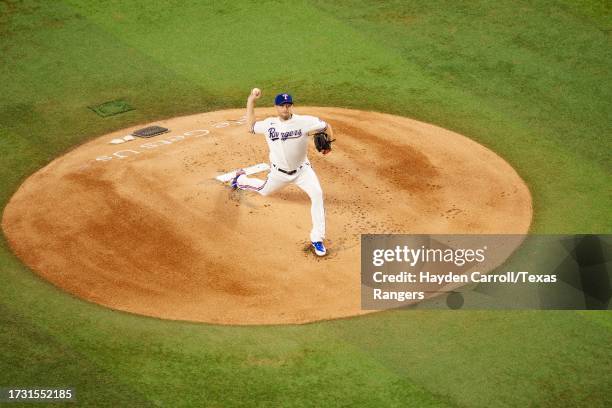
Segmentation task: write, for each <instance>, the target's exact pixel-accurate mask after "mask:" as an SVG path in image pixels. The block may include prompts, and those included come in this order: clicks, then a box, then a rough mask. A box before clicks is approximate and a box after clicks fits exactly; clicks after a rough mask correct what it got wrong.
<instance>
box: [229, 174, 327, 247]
mask: <svg viewBox="0 0 612 408" xmlns="http://www.w3.org/2000/svg"><path fill="white" fill-rule="evenodd" d="M236 181H237V185H238V188H240V189H241V190H250V191H256V192H258V193H259V194H261V195H264V196H267V195H269V194H271V193H273V192H275V191H277V190H279V189H281V188H283V187H285V186H286V185H288V184H290V183H295V185H297V186H298V187H299V188H301V189H302V190H304V191H305V192H306V194H308V197H310V202H311V206H310V216H311V217H312V230H311V231H310V240H311V241H312V242H318V241H323V239H324V238H325V208H324V207H323V190H322V189H321V184H320V183H319V179H318V178H317V175H316V173H315V172H314V170H313V169H312V167H311V166H310V163H304V164H303V165H302V166H301V168H300V169H298V171H297V172H296V173H295V174H292V175H289V174H285V173H282V172H280V171H279V170H278V168H276V167H275V166H274V165H272V166H271V169H270V172H269V173H268V178H267V179H266V180H261V179H258V178H255V177H247V176H246V175H245V174H243V175H241V176H240V177H238V179H237V180H236Z"/></svg>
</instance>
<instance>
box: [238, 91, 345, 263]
mask: <svg viewBox="0 0 612 408" xmlns="http://www.w3.org/2000/svg"><path fill="white" fill-rule="evenodd" d="M260 97H261V90H259V89H258V88H254V89H253V90H252V91H251V94H250V95H249V97H248V99H247V126H248V128H249V131H250V132H251V133H254V134H261V135H265V137H266V142H267V143H268V147H269V149H270V172H269V173H268V178H267V179H266V180H261V179H258V178H254V177H247V176H246V174H245V172H244V170H242V169H240V170H238V171H237V172H236V177H234V179H233V180H232V187H233V188H239V189H241V190H251V191H256V192H258V193H259V194H261V195H264V196H266V195H268V194H271V193H273V192H274V191H277V190H279V189H281V188H283V187H284V186H286V185H288V184H289V183H295V185H297V186H298V187H299V188H301V189H302V190H304V191H305V192H306V194H308V197H310V201H311V208H310V214H311V217H312V230H311V232H310V242H311V243H312V247H313V249H314V252H315V253H316V254H317V255H318V256H324V255H325V254H326V253H327V250H326V248H325V245H324V244H323V239H324V238H325V209H324V207H323V191H322V190H321V185H320V184H319V179H318V178H317V175H316V174H315V172H314V170H313V168H312V166H311V165H310V162H309V161H308V157H307V156H306V154H307V152H308V143H309V140H310V139H309V137H310V136H313V137H314V141H315V146H316V147H317V150H318V151H319V152H321V153H322V154H328V153H329V152H331V142H332V141H333V140H332V136H333V130H332V127H331V126H330V125H329V124H328V123H326V122H324V121H323V120H321V119H319V118H317V117H314V116H307V115H297V114H295V113H293V98H292V97H291V95H289V94H286V93H282V94H278V95H277V96H276V98H275V99H274V105H275V107H276V111H277V113H278V116H274V117H269V118H267V119H264V120H261V121H256V120H255V101H256V100H257V99H259V98H260Z"/></svg>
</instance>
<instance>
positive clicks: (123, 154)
mask: <svg viewBox="0 0 612 408" xmlns="http://www.w3.org/2000/svg"><path fill="white" fill-rule="evenodd" d="M245 123H246V117H244V116H243V117H241V118H240V119H238V120H230V121H223V122H218V123H215V124H213V125H212V127H213V128H216V129H222V128H225V127H228V126H232V125H234V126H238V125H243V124H245ZM210 133H211V131H210V130H208V129H195V130H189V131H187V132H185V133H183V134H182V135H174V136H169V137H166V138H164V139H160V140H155V141H153V142H147V143H143V144H141V145H139V146H137V147H136V148H134V149H122V150H118V151H116V152H114V153H112V154H110V155H107V156H98V157H96V158H95V161H97V162H109V161H111V160H115V159H125V158H128V157H131V156H136V155H139V154H142V153H145V152H146V151H148V150H152V149H157V148H160V147H164V146H169V145H172V144H174V143H177V142H182V141H184V140H187V139H195V138H199V137H203V136H207V135H209V134H210Z"/></svg>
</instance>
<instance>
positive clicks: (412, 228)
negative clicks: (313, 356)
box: [2, 107, 532, 324]
mask: <svg viewBox="0 0 612 408" xmlns="http://www.w3.org/2000/svg"><path fill="white" fill-rule="evenodd" d="M295 111H296V113H301V114H309V115H315V116H319V117H321V118H322V119H324V120H326V121H328V122H329V123H331V124H332V125H333V127H334V129H335V132H336V135H335V136H336V137H337V142H336V143H335V144H334V151H333V152H332V153H331V154H329V155H327V156H322V155H320V154H318V153H317V152H316V151H315V150H314V147H313V146H311V151H310V153H309V157H310V161H311V163H312V166H313V168H314V169H315V171H316V173H317V175H318V176H319V179H320V181H321V185H322V188H323V192H324V196H325V206H326V216H327V240H326V244H327V246H328V249H329V254H328V256H326V257H324V258H318V257H316V256H315V255H314V254H313V253H312V252H311V250H310V248H309V242H308V236H309V231H310V227H311V221H310V201H309V199H308V197H307V196H306V194H305V193H303V192H302V191H301V190H299V189H298V188H297V187H295V186H289V187H287V188H286V189H284V190H281V191H280V192H278V193H275V194H274V195H271V196H268V197H263V196H260V195H258V194H256V193H253V192H248V191H233V190H232V189H231V188H229V186H228V185H227V184H222V183H220V182H218V181H216V180H215V179H214V178H215V176H217V175H219V174H221V173H225V172H229V171H232V170H234V169H236V168H239V167H247V166H249V165H253V164H256V163H261V162H266V163H267V162H268V157H267V155H268V150H267V146H266V142H265V140H264V137H263V136H253V135H250V134H249V133H247V129H246V125H245V124H244V119H242V117H243V116H242V115H243V114H244V110H243V109H235V110H225V111H218V112H208V113H202V114H197V115H192V116H186V117H180V118H174V119H169V120H161V121H157V122H154V123H152V124H156V125H161V126H164V127H167V128H169V129H171V132H169V133H166V134H164V135H160V136H156V137H154V138H152V139H148V140H144V139H136V140H135V141H130V142H126V143H123V144H120V145H111V144H109V141H110V140H111V139H113V138H117V137H121V136H124V135H126V134H128V133H130V132H131V131H133V130H135V129H138V128H141V127H144V126H145V125H141V126H135V127H132V128H128V129H123V130H121V131H117V132H114V133H112V134H110V135H105V136H102V137H99V138H96V139H94V140H92V141H90V142H88V143H86V144H83V145H81V146H79V147H77V148H75V149H74V150H72V151H70V152H69V153H67V154H65V155H64V156H62V157H60V158H58V159H56V160H54V161H53V162H51V163H50V164H49V165H48V166H46V167H44V168H43V169H41V170H40V171H38V172H37V173H35V174H33V175H32V176H31V177H29V178H28V179H27V180H26V181H25V182H24V183H23V185H22V186H21V187H20V188H19V190H18V191H17V193H16V194H15V195H14V196H13V197H12V199H11V201H10V202H9V204H8V206H7V207H6V208H5V210H4V214H3V219H2V227H3V229H4V232H5V234H6V236H7V238H8V241H9V244H10V245H11V247H12V249H13V250H14V252H15V253H16V254H17V256H18V257H19V258H20V259H21V260H22V261H23V262H24V263H25V264H27V265H28V266H29V267H31V268H32V269H33V270H34V271H35V272H36V273H38V274H39V275H40V276H42V277H43V278H44V279H46V280H48V281H50V282H51V283H53V284H54V285H56V286H58V287H60V288H62V289H64V290H66V291H68V292H69V293H72V294H74V295H76V296H78V297H80V298H83V299H87V300H89V301H92V302H95V303H98V304H101V305H104V306H107V307H110V308H113V309H117V310H123V311H128V312H132V313H137V314H142V315H147V316H155V317H160V318H164V319H179V320H190V321H199V322H210V323H221V324H286V323H305V322H312V321H317V320H323V319H333V318H339V317H346V316H354V315H359V314H363V313H366V311H363V310H361V307H360V234H364V233H431V234H433V233H440V234H451V233H468V234H476V233H482V234H487V233H491V234H493V233H495V234H504V233H525V232H527V231H528V229H529V225H530V223H531V218H532V205H531V196H530V193H529V189H528V188H527V186H526V185H525V183H524V182H523V181H522V180H521V178H520V177H519V176H518V174H517V173H516V172H515V170H514V169H513V168H512V167H511V166H510V165H509V164H508V163H507V162H506V161H504V160H503V159H502V158H500V157H499V156H497V155H496V154H495V153H493V152H492V151H490V150H488V149H487V148H485V147H483V146H482V145H479V144H477V143H475V142H474V141H472V140H470V139H469V138H467V137H464V136H461V135H459V134H457V133H454V132H451V131H448V130H445V129H442V128H439V127H436V126H433V125H429V124H425V123H422V122H417V121H414V120H411V119H407V118H403V117H398V116H392V115H387V114H382V113H375V112H364V111H357V110H347V109H337V108H318V107H296V108H295ZM273 114H274V110H273V109H272V108H258V109H257V115H258V118H263V117H265V116H267V115H273ZM311 145H312V144H311ZM257 176H259V177H261V178H265V173H262V174H259V175H257Z"/></svg>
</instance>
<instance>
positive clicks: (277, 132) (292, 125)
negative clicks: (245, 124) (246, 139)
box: [251, 114, 327, 171]
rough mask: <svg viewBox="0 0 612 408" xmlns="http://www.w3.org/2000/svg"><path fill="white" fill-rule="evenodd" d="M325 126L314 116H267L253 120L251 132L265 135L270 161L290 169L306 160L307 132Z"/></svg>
mask: <svg viewBox="0 0 612 408" xmlns="http://www.w3.org/2000/svg"><path fill="white" fill-rule="evenodd" d="M326 128H327V123H325V122H324V121H322V120H321V119H319V118H317V117H315V116H308V115H296V114H293V115H292V116H291V119H289V120H285V121H283V120H281V119H280V118H279V117H269V118H267V119H264V120H261V121H258V122H255V125H254V126H253V129H252V130H251V132H252V133H257V134H262V135H265V136H266V141H267V142H268V147H269V148H270V163H272V164H275V165H276V166H278V167H280V168H281V169H284V170H288V171H292V170H295V169H297V168H298V167H300V165H301V164H303V163H304V162H305V161H306V160H307V157H306V153H307V152H308V142H309V141H310V138H309V137H308V133H309V132H312V131H317V130H325V129H326Z"/></svg>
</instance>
